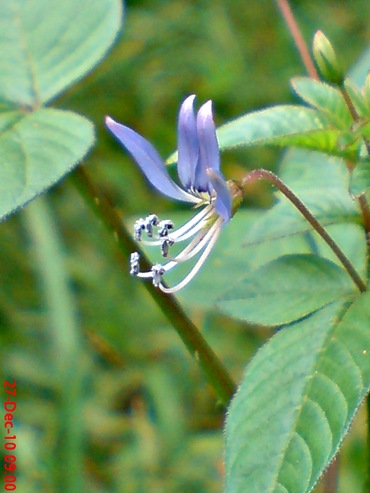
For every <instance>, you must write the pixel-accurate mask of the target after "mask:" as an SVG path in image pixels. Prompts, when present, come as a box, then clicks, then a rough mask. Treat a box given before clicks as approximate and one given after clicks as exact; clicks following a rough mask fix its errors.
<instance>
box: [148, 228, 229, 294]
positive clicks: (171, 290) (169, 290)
mask: <svg viewBox="0 0 370 493" xmlns="http://www.w3.org/2000/svg"><path fill="white" fill-rule="evenodd" d="M220 233H221V228H217V229H215V230H214V233H213V236H212V237H211V239H210V240H209V242H208V244H207V246H206V247H205V249H204V251H203V253H202V255H201V256H200V257H199V259H198V261H197V263H196V264H195V265H194V267H193V268H192V270H191V271H190V272H189V274H188V275H187V276H186V277H184V279H183V280H182V281H180V282H179V283H178V284H177V285H176V286H174V287H172V288H166V287H165V286H164V285H163V284H162V283H161V282H160V283H159V284H158V287H159V289H160V290H161V291H163V292H164V293H168V294H169V293H176V291H179V290H180V289H182V288H183V287H185V286H186V285H187V284H188V283H189V282H190V281H191V280H192V279H193V278H194V277H195V276H196V275H197V274H198V272H199V270H200V268H201V267H202V265H203V264H204V262H205V261H206V259H207V257H208V255H209V254H210V252H211V250H212V248H213V246H214V244H215V243H216V241H217V239H218V237H219V235H220ZM167 265H168V264H167ZM166 267H167V266H166ZM166 270H167V269H166Z"/></svg>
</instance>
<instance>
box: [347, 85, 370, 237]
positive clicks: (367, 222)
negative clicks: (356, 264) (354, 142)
mask: <svg viewBox="0 0 370 493" xmlns="http://www.w3.org/2000/svg"><path fill="white" fill-rule="evenodd" d="M339 89H340V92H341V93H342V96H343V99H344V102H345V103H346V105H347V108H348V110H349V112H350V113H351V116H352V119H353V121H354V122H358V121H359V120H360V115H359V114H358V113H357V110H356V108H355V106H354V104H353V102H352V99H351V97H350V95H349V94H348V91H347V89H346V87H345V86H344V84H342V85H341V86H340V88H339ZM363 141H364V143H365V147H366V151H367V154H368V155H369V156H370V142H369V139H367V138H366V137H363ZM358 203H359V205H360V208H361V212H362V217H363V220H364V226H365V229H366V232H367V233H369V232H370V210H369V204H368V202H367V199H366V197H365V195H364V194H362V195H360V196H359V197H358Z"/></svg>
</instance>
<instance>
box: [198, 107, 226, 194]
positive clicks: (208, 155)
mask: <svg viewBox="0 0 370 493" xmlns="http://www.w3.org/2000/svg"><path fill="white" fill-rule="evenodd" d="M197 130H198V139H199V163H198V166H197V169H196V174H195V182H194V187H195V188H196V189H197V190H200V191H207V190H208V191H210V187H209V179H208V176H207V169H213V170H215V171H219V169H220V152H219V148H218V142H217V137H216V128H215V124H214V121H213V116H212V101H208V102H207V103H205V104H204V105H203V106H201V108H200V109H199V111H198V115H197Z"/></svg>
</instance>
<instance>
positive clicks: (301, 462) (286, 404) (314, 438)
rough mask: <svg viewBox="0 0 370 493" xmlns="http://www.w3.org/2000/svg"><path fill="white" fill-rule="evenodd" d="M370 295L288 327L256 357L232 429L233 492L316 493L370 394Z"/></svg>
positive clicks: (229, 478) (233, 410)
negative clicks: (324, 474) (361, 405)
mask: <svg viewBox="0 0 370 493" xmlns="http://www.w3.org/2000/svg"><path fill="white" fill-rule="evenodd" d="M369 319H370V295H369V293H365V294H362V295H359V296H358V298H357V299H356V301H355V302H354V303H353V304H348V303H347V304H344V305H343V304H339V303H335V304H331V305H329V306H327V307H326V308H323V309H322V310H320V311H318V312H316V313H314V314H313V315H311V316H310V317H308V318H306V319H304V320H302V321H300V322H299V323H296V324H293V325H291V326H289V327H286V328H284V329H283V330H281V331H280V332H279V333H278V334H276V335H275V336H273V337H272V338H271V339H270V341H269V342H268V343H267V344H265V346H264V347H262V349H261V350H260V351H259V352H258V354H257V355H256V356H255V357H254V358H253V360H252V361H251V363H250V364H249V365H248V367H247V369H246V373H245V376H244V378H243V381H242V383H241V386H240V388H239V391H238V393H237V394H236V396H235V397H234V399H233V401H232V403H231V406H230V409H229V412H228V419H227V423H226V492H227V493H244V492H245V491H248V493H260V492H261V491H269V492H271V493H281V492H289V493H308V492H310V491H311V490H312V488H313V487H314V485H315V484H316V482H317V480H318V479H319V477H320V475H321V474H322V473H323V471H324V470H325V468H326V467H327V466H328V464H329V463H330V461H331V460H332V459H333V457H334V456H335V454H336V452H337V450H338V448H339V446H340V444H341V442H342V440H343V438H344V436H345V435H346V433H347V432H348V429H349V427H350V424H351V422H352V420H353V417H354V415H355V413H356V411H357V409H358V407H359V405H360V404H361V402H362V401H363V399H364V398H365V396H366V394H367V392H368V391H369V387H370V359H369V354H370V332H369V330H368V329H369Z"/></svg>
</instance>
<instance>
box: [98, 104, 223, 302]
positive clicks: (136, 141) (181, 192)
mask: <svg viewBox="0 0 370 493" xmlns="http://www.w3.org/2000/svg"><path fill="white" fill-rule="evenodd" d="M194 99H195V96H189V97H188V98H187V99H186V100H185V101H184V102H183V104H182V105H181V108H180V112H179V118H178V142H177V144H178V163H177V172H178V175H179V180H180V182H181V185H182V187H180V186H179V185H177V184H176V183H175V182H174V181H173V180H172V178H171V177H170V175H169V173H168V171H167V168H166V165H165V163H164V161H163V160H162V158H161V157H160V156H159V154H158V152H157V151H156V150H155V148H154V147H153V146H152V145H151V144H150V143H149V142H148V141H147V140H146V139H144V138H143V137H141V135H139V134H138V133H136V132H135V131H134V130H131V129H130V128H128V127H126V126H124V125H121V124H120V123H117V122H115V121H114V120H112V119H111V118H110V117H107V118H106V125H107V127H108V128H109V130H110V131H111V132H112V133H113V135H114V136H115V137H116V139H117V140H118V141H119V142H120V143H121V144H122V145H123V146H124V147H125V148H126V149H127V151H128V152H129V153H130V154H131V156H132V157H133V159H134V160H135V161H136V163H137V164H138V166H139V167H140V169H141V170H142V172H143V173H144V175H145V176H146V178H147V179H148V180H149V182H150V183H151V184H152V185H153V186H154V187H155V188H156V189H157V190H158V191H159V192H160V193H162V194H163V195H166V196H167V197H170V198H172V199H175V200H180V201H183V202H188V203H190V204H192V205H193V206H194V207H196V208H198V207H202V206H203V208H202V210H201V211H200V212H198V214H196V215H195V216H194V217H193V218H192V219H191V220H190V221H188V222H187V223H186V224H184V225H183V226H182V227H180V228H179V229H177V230H176V229H174V225H173V223H172V221H170V220H162V221H160V220H159V219H158V217H157V216H156V215H155V214H150V215H149V216H147V217H146V218H145V219H143V218H141V219H139V220H137V221H136V223H135V227H134V234H135V238H136V240H138V241H143V242H144V243H145V244H150V245H152V246H159V247H160V248H161V253H162V256H163V257H164V258H167V259H168V261H167V263H164V264H163V265H162V264H156V265H153V267H152V269H151V271H150V272H140V269H139V255H138V254H137V252H135V253H133V254H132V255H131V274H132V275H135V276H138V277H142V278H150V279H152V281H153V284H154V285H155V286H157V287H159V288H160V289H161V290H162V291H164V292H166V293H173V292H175V291H178V290H179V289H181V288H182V287H184V286H185V285H186V284H187V283H188V282H189V281H190V280H191V279H192V278H193V277H194V276H195V275H196V273H197V272H198V271H199V269H200V268H201V266H202V265H203V263H204V261H205V260H206V258H207V257H208V255H209V253H210V251H211V249H212V247H213V245H214V244H215V243H216V240H217V238H218V236H219V235H220V232H221V229H222V227H223V226H224V225H225V224H226V223H227V222H228V221H229V220H230V218H231V209H232V199H231V194H230V190H229V188H228V185H227V183H226V181H225V179H224V177H223V176H222V174H221V173H220V154H219V148H218V143H217V137H216V129H215V124H214V122H213V116H212V102H211V101H208V102H207V103H205V104H204V105H203V106H202V107H201V108H200V109H199V111H198V113H197V115H195V113H194V109H193V103H194ZM144 234H145V235H146V236H147V238H148V239H147V240H143V235H144ZM191 238H192V239H191ZM190 239H191V240H190ZM186 240H190V241H189V243H188V245H187V246H186V247H185V248H184V249H183V250H182V252H181V253H179V254H178V255H176V256H175V257H174V258H170V257H169V250H170V248H171V247H172V246H173V245H174V244H175V243H179V242H182V241H186ZM196 256H199V258H198V260H197V262H196V263H195V265H194V267H193V268H192V269H191V270H190V272H189V274H188V275H187V276H186V277H185V278H184V279H183V280H182V281H181V282H179V284H177V285H176V286H174V287H173V288H167V287H166V286H164V284H163V283H162V276H163V275H164V274H165V273H166V272H168V271H169V270H170V269H172V268H173V267H175V266H176V265H177V264H178V263H179V262H185V261H187V260H190V259H192V258H194V257H196Z"/></svg>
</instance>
